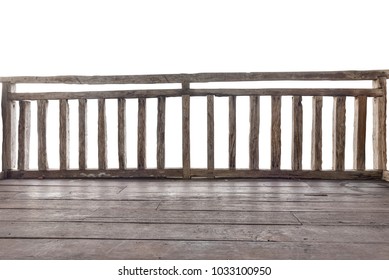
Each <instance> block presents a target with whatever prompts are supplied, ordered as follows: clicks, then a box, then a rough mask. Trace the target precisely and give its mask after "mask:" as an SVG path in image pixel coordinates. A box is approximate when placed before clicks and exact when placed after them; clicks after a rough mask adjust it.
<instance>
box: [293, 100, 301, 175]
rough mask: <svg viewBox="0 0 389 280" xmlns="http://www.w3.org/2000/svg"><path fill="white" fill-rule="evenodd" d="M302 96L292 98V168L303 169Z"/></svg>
mask: <svg viewBox="0 0 389 280" xmlns="http://www.w3.org/2000/svg"><path fill="white" fill-rule="evenodd" d="M301 102H302V97H301V96H293V98H292V170H301V169H302V160H303V104H302V103H301Z"/></svg>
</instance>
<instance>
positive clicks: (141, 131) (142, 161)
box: [138, 98, 146, 169]
mask: <svg viewBox="0 0 389 280" xmlns="http://www.w3.org/2000/svg"><path fill="white" fill-rule="evenodd" d="M145 168H146V98H139V99H138V169H145Z"/></svg>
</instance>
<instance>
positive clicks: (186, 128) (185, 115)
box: [182, 82, 190, 179]
mask: <svg viewBox="0 0 389 280" xmlns="http://www.w3.org/2000/svg"><path fill="white" fill-rule="evenodd" d="M182 89H183V92H184V95H183V96H182V168H183V178H184V179H189V178H190V96H189V95H186V94H185V92H186V91H188V90H189V83H186V82H185V83H183V84H182Z"/></svg>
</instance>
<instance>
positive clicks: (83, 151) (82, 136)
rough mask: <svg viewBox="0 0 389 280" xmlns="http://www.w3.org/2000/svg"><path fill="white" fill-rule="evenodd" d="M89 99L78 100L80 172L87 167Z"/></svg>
mask: <svg viewBox="0 0 389 280" xmlns="http://www.w3.org/2000/svg"><path fill="white" fill-rule="evenodd" d="M87 112H88V111H87V99H80V100H78V166H79V169H80V170H85V169H86V167H87V163H86V162H87V143H88V129H87Z"/></svg>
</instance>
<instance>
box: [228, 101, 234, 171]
mask: <svg viewBox="0 0 389 280" xmlns="http://www.w3.org/2000/svg"><path fill="white" fill-rule="evenodd" d="M228 138H229V141H228V147H229V149H228V150H229V157H228V159H229V160H228V162H229V163H228V166H229V168H230V169H235V167H236V164H235V163H236V97H235V96H230V97H229V137H228Z"/></svg>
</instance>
